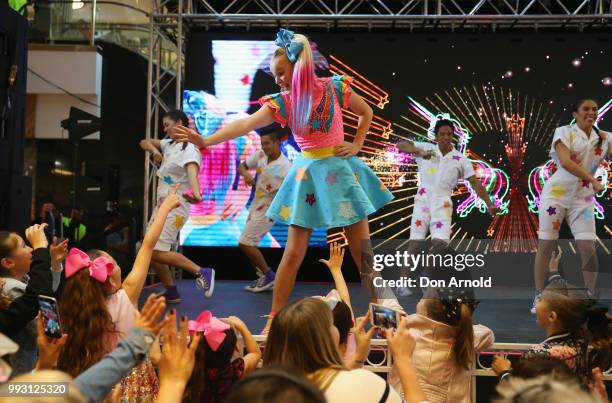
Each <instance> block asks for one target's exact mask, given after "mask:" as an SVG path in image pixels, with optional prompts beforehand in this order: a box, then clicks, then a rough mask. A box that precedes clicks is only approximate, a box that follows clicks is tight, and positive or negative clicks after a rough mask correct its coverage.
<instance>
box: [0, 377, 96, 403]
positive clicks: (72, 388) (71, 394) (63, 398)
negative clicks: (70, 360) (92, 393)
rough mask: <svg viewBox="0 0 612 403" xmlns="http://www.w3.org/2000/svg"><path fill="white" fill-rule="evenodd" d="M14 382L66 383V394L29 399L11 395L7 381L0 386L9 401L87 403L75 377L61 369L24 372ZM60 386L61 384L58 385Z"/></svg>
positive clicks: (9, 402)
mask: <svg viewBox="0 0 612 403" xmlns="http://www.w3.org/2000/svg"><path fill="white" fill-rule="evenodd" d="M14 382H28V383H34V384H36V383H38V384H40V383H43V382H44V383H47V382H53V383H65V387H66V389H65V390H66V394H65V395H60V396H58V397H43V396H40V397H36V396H34V397H28V398H27V400H26V399H24V398H23V397H16V396H15V397H10V396H11V395H10V394H9V393H8V386H9V384H8V383H5V384H4V385H2V387H0V391H2V392H3V393H2V396H9V397H4V398H2V399H1V400H2V401H3V402H7V403H23V402H24V401H27V402H28V403H55V402H56V403H86V402H87V399H86V398H85V397H84V396H83V394H82V393H81V392H80V391H79V389H78V388H77V386H76V385H75V383H74V382H73V379H72V377H71V376H70V375H68V374H67V373H65V372H61V371H51V370H43V371H36V372H31V373H27V374H23V375H20V376H17V377H15V378H13V379H12V380H11V383H14ZM58 387H59V385H58Z"/></svg>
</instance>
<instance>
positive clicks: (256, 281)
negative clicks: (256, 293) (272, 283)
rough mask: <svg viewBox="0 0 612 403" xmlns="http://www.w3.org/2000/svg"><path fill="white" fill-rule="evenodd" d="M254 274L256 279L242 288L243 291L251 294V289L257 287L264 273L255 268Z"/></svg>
mask: <svg viewBox="0 0 612 403" xmlns="http://www.w3.org/2000/svg"><path fill="white" fill-rule="evenodd" d="M255 273H256V274H257V279H256V280H253V281H251V284H249V285H247V286H246V287H244V289H245V291H249V292H253V289H254V288H255V287H257V283H259V281H260V280H261V278H262V277H264V273H263V271H261V270H260V269H259V267H256V268H255Z"/></svg>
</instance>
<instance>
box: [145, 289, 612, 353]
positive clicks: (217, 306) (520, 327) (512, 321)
mask: <svg viewBox="0 0 612 403" xmlns="http://www.w3.org/2000/svg"><path fill="white" fill-rule="evenodd" d="M247 284H249V282H248V281H234V280H221V281H218V282H216V283H215V292H214V295H213V296H212V298H210V299H206V298H204V295H203V293H202V292H201V291H200V290H198V289H196V286H195V282H194V281H193V280H190V279H188V280H179V281H178V282H177V285H178V289H179V292H180V294H181V298H182V302H181V303H180V304H175V305H169V306H170V307H173V308H175V309H177V311H178V313H179V314H180V315H187V316H188V317H189V318H190V319H193V318H195V317H196V316H197V315H198V314H199V313H200V312H201V311H203V310H205V309H210V310H211V311H212V312H213V314H214V315H215V316H217V317H226V316H230V315H234V316H238V317H239V318H240V319H242V320H243V321H244V322H245V323H246V324H247V326H248V327H249V329H250V330H251V332H253V333H254V334H257V333H259V332H260V331H261V329H262V328H263V327H264V325H265V322H266V319H265V318H263V317H262V316H263V315H265V314H267V313H268V312H269V310H270V305H271V303H272V292H271V291H269V292H263V293H259V294H253V293H250V292H246V291H244V287H245V286H246V285H247ZM348 286H349V292H350V294H351V302H352V303H353V307H354V309H355V314H356V315H362V314H365V312H366V309H367V303H368V301H367V298H366V295H365V293H364V292H363V290H362V289H361V286H360V285H359V284H358V283H350V284H349V285H348ZM332 288H333V283H326V282H298V283H297V284H296V287H295V289H294V290H293V294H292V295H291V299H292V300H295V299H298V298H303V297H308V296H313V295H325V294H327V292H329V290H330V289H332ZM151 292H163V287H162V286H161V285H159V286H150V287H148V288H147V289H146V290H144V291H143V293H142V296H141V300H140V301H141V303H142V301H144V299H146V298H147V296H148V295H149V294H150V293H151ZM516 294H517V290H516V289H512V290H510V288H509V289H508V295H512V298H505V295H504V291H503V289H499V288H497V289H496V290H495V298H493V296H492V295H489V296H487V298H486V299H483V300H481V303H480V305H479V306H478V309H477V310H476V314H475V315H474V323H475V324H483V325H485V326H488V327H490V328H491V329H492V330H493V332H494V333H495V341H496V342H500V343H538V342H540V341H542V340H543V339H544V338H545V334H544V331H543V330H542V329H541V328H540V327H539V326H538V324H537V323H536V322H535V315H532V314H531V313H530V312H529V309H530V307H531V298H533V296H532V295H533V294H532V293H531V292H529V291H528V290H525V291H524V294H525V295H524V299H518V298H517V297H516ZM605 297H606V299H605V300H602V302H604V303H607V304H610V302H612V301H611V298H610V295H607V294H606V295H605ZM418 300H419V297H417V296H414V295H413V296H410V297H406V298H400V299H399V301H400V303H401V304H402V306H403V307H404V309H405V310H406V312H408V313H409V314H410V313H414V310H415V306H416V304H417V302H418ZM502 306H503V309H500V307H502Z"/></svg>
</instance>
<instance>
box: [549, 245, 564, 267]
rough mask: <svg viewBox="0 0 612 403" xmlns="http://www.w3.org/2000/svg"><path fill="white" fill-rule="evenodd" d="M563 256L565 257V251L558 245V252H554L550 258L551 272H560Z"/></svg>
mask: <svg viewBox="0 0 612 403" xmlns="http://www.w3.org/2000/svg"><path fill="white" fill-rule="evenodd" d="M561 255H563V251H562V250H561V247H560V246H559V245H557V251H553V253H552V255H551V256H550V262H548V270H549V271H551V272H555V271H559V262H560V261H561Z"/></svg>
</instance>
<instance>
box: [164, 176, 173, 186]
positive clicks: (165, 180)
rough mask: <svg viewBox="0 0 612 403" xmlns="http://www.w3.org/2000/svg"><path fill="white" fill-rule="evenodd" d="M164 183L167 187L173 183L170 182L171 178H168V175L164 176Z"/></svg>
mask: <svg viewBox="0 0 612 403" xmlns="http://www.w3.org/2000/svg"><path fill="white" fill-rule="evenodd" d="M164 182H165V183H166V184H168V185H173V184H174V181H173V180H172V178H171V177H170V175H166V176H164Z"/></svg>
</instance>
